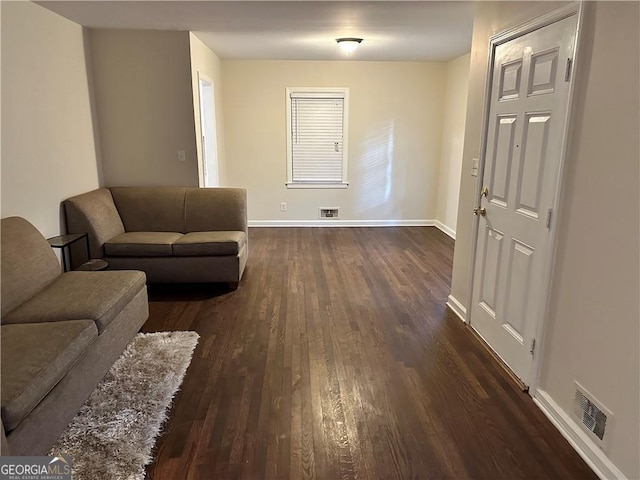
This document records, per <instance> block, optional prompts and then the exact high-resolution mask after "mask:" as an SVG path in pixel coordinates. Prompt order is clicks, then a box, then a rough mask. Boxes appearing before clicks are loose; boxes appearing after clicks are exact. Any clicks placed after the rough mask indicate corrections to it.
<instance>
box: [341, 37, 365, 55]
mask: <svg viewBox="0 0 640 480" xmlns="http://www.w3.org/2000/svg"><path fill="white" fill-rule="evenodd" d="M336 42H338V47H340V50H342V51H343V52H345V53H346V54H347V55H348V54H351V53H353V52H354V51H355V50H356V48H358V45H360V43H361V42H362V39H361V38H355V37H345V38H336Z"/></svg>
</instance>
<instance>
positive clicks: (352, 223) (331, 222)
mask: <svg viewBox="0 0 640 480" xmlns="http://www.w3.org/2000/svg"><path fill="white" fill-rule="evenodd" d="M248 223H249V226H250V227H433V226H435V220H340V219H328V220H249V222H248Z"/></svg>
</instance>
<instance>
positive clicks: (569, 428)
mask: <svg viewBox="0 0 640 480" xmlns="http://www.w3.org/2000/svg"><path fill="white" fill-rule="evenodd" d="M533 401H534V402H535V404H536V405H537V406H538V408H540V410H542V412H543V413H544V414H545V415H546V416H547V418H548V419H549V420H550V421H551V423H553V425H554V426H555V427H556V428H557V429H558V430H559V431H560V433H561V434H562V436H563V437H564V438H566V439H567V441H568V442H569V443H570V444H571V446H572V447H573V449H574V450H575V451H576V452H578V455H580V456H581V457H582V459H583V460H584V461H585V462H586V463H587V465H589V466H590V467H591V469H592V470H593V471H594V472H595V474H596V475H598V477H600V478H601V479H602V480H613V479H615V480H627V477H625V475H624V473H622V472H621V471H620V470H619V469H618V467H616V466H615V465H614V464H613V462H612V461H611V460H609V458H608V457H607V456H606V455H605V454H604V452H603V451H602V450H600V448H598V446H597V445H596V444H595V443H594V442H593V440H591V439H590V438H589V437H588V436H587V434H586V433H585V432H583V431H582V429H581V428H580V427H579V426H578V424H577V423H576V422H575V421H574V420H573V418H571V417H570V416H569V414H567V412H565V411H564V410H563V409H562V408H560V406H559V405H558V404H557V403H556V402H555V401H554V400H553V398H551V396H550V395H549V394H548V393H547V392H545V391H544V390H540V389H538V390H537V391H536V393H535V395H534V397H533Z"/></svg>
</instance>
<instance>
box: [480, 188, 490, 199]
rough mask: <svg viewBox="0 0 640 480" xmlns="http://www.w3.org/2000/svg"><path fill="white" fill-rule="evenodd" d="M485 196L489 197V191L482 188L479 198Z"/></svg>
mask: <svg viewBox="0 0 640 480" xmlns="http://www.w3.org/2000/svg"><path fill="white" fill-rule="evenodd" d="M487 195H489V189H488V188H487V187H484V188H483V189H482V191H481V192H480V196H481V197H486V196H487Z"/></svg>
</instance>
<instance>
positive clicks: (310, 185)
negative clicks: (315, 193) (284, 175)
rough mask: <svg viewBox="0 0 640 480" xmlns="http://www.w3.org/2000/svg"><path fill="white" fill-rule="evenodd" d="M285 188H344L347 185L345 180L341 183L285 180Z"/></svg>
mask: <svg viewBox="0 0 640 480" xmlns="http://www.w3.org/2000/svg"><path fill="white" fill-rule="evenodd" d="M286 185H287V188H336V189H344V188H347V187H348V186H349V184H348V183H347V182H342V183H294V182H287V183H286Z"/></svg>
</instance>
